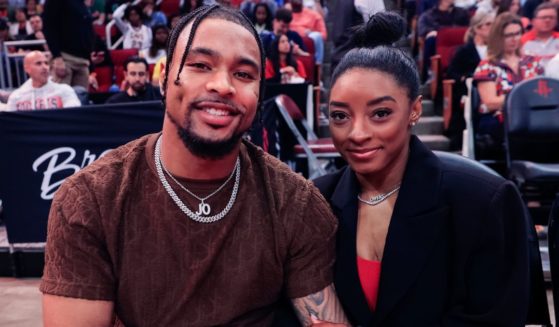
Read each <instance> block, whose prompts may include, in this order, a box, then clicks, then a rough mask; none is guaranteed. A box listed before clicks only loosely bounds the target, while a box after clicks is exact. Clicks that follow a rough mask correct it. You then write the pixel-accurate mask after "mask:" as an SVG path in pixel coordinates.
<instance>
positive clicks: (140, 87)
mask: <svg viewBox="0 0 559 327" xmlns="http://www.w3.org/2000/svg"><path fill="white" fill-rule="evenodd" d="M131 87H132V90H134V92H136V93H137V94H142V93H144V92H145V91H146V84H145V83H133V84H132V85H131Z"/></svg>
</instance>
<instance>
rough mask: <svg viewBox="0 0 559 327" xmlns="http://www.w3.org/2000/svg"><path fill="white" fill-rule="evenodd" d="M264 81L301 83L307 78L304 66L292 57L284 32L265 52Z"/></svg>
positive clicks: (290, 47)
mask: <svg viewBox="0 0 559 327" xmlns="http://www.w3.org/2000/svg"><path fill="white" fill-rule="evenodd" d="M267 57H268V58H267V59H266V74H265V75H266V81H268V82H272V83H302V82H304V81H305V79H306V78H307V74H306V72H305V67H304V66H303V64H302V63H301V62H300V61H299V60H297V59H295V58H294V56H293V49H292V46H291V43H289V39H288V38H287V36H286V35H285V34H280V35H278V36H277V37H276V38H275V39H274V40H273V41H272V43H270V49H268V52H267Z"/></svg>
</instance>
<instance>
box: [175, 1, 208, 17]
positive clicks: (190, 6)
mask: <svg viewBox="0 0 559 327" xmlns="http://www.w3.org/2000/svg"><path fill="white" fill-rule="evenodd" d="M203 5H204V0H184V3H183V5H182V7H181V10H180V12H181V14H183V15H186V14H188V13H189V12H191V11H193V10H194V9H196V8H198V7H202V6H203Z"/></svg>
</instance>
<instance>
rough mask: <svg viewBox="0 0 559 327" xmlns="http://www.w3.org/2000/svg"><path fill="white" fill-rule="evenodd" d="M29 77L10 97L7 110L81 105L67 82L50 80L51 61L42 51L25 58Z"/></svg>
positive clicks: (24, 65) (32, 52)
mask: <svg viewBox="0 0 559 327" xmlns="http://www.w3.org/2000/svg"><path fill="white" fill-rule="evenodd" d="M23 69H24V70H25V72H26V73H27V74H28V75H29V77H30V78H29V79H28V80H27V81H26V82H25V83H23V85H21V87H20V88H18V89H17V90H15V91H14V92H13V93H12V94H11V95H10V97H9V98H8V104H7V106H6V107H7V108H6V110H8V111H16V110H40V109H54V108H64V107H79V106H80V105H81V103H80V100H79V99H78V97H77V95H76V92H74V90H73V89H72V88H71V87H70V86H69V85H66V84H58V83H54V82H53V81H51V80H49V63H48V60H47V57H46V56H45V55H44V54H43V53H42V52H40V51H31V52H29V53H28V54H27V55H26V56H25V58H24V59H23Z"/></svg>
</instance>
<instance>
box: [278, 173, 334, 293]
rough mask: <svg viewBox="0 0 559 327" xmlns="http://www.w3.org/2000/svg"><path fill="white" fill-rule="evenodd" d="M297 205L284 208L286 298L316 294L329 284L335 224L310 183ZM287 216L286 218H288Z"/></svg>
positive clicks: (330, 280) (292, 204)
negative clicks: (286, 247)
mask: <svg viewBox="0 0 559 327" xmlns="http://www.w3.org/2000/svg"><path fill="white" fill-rule="evenodd" d="M297 195H298V196H301V197H302V198H300V199H299V200H298V201H293V202H291V203H290V205H287V206H286V208H285V210H287V211H288V212H289V213H290V215H291V219H288V220H287V222H288V223H287V224H288V227H287V230H288V231H290V233H289V234H290V235H289V237H290V246H289V253H288V261H287V264H286V267H285V269H286V293H287V296H288V297H290V298H299V297H304V296H307V295H309V294H312V293H316V292H318V291H320V290H322V289H324V288H325V287H326V286H328V285H330V284H331V283H332V278H333V277H332V276H333V274H332V269H333V265H334V259H335V234H336V228H337V220H336V218H335V217H334V215H333V214H332V211H331V210H330V206H329V205H328V203H327V202H326V200H324V198H323V197H322V195H321V194H320V192H319V191H318V190H317V189H316V188H315V187H314V186H313V185H312V184H310V182H309V183H308V184H307V185H306V190H305V192H297V194H296V195H295V196H297ZM288 215H289V214H288Z"/></svg>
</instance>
